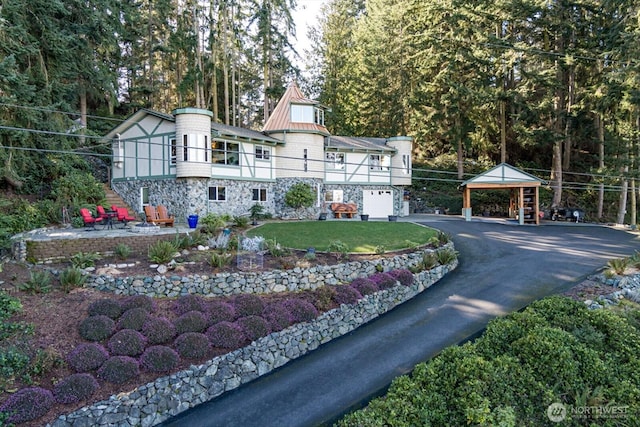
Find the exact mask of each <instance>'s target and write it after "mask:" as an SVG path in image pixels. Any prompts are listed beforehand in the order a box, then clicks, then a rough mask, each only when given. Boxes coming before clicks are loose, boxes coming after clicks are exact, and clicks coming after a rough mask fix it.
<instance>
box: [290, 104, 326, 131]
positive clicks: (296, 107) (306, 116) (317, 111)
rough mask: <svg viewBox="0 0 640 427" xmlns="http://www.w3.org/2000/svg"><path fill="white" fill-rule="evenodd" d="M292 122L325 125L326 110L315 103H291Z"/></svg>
mask: <svg viewBox="0 0 640 427" xmlns="http://www.w3.org/2000/svg"><path fill="white" fill-rule="evenodd" d="M291 123H315V124H317V125H321V126H324V110H323V109H322V108H318V107H314V106H313V105H300V104H291Z"/></svg>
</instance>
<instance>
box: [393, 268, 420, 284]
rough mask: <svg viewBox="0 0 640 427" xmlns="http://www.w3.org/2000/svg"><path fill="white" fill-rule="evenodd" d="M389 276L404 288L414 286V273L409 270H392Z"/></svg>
mask: <svg viewBox="0 0 640 427" xmlns="http://www.w3.org/2000/svg"><path fill="white" fill-rule="evenodd" d="M389 275H390V276H391V277H393V278H394V279H396V280H397V281H398V282H400V284H401V285H402V286H411V285H413V281H414V277H413V273H412V272H410V271H409V270H407V269H404V268H401V269H398V270H391V271H390V272H389Z"/></svg>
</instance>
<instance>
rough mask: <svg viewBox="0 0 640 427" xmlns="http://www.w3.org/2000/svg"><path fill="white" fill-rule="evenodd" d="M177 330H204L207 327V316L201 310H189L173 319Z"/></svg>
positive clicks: (182, 332) (180, 332)
mask: <svg viewBox="0 0 640 427" xmlns="http://www.w3.org/2000/svg"><path fill="white" fill-rule="evenodd" d="M173 324H174V326H175V327H176V332H177V333H178V335H179V334H184V333H185V332H203V331H204V330H205V329H207V316H205V315H204V313H202V312H200V311H195V310H194V311H188V312H186V313H184V314H183V315H182V316H180V317H178V318H177V319H175V320H174V321H173Z"/></svg>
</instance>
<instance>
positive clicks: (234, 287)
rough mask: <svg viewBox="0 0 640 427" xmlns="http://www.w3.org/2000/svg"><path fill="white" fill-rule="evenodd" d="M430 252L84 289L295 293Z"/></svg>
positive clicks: (407, 263) (104, 282) (113, 280)
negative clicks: (342, 262) (370, 259)
mask: <svg viewBox="0 0 640 427" xmlns="http://www.w3.org/2000/svg"><path fill="white" fill-rule="evenodd" d="M447 249H451V250H453V244H452V243H448V244H447V245H445V246H443V247H441V248H440V249H439V250H447ZM428 252H433V249H424V250H420V251H417V252H412V253H409V254H402V255H396V256H394V257H391V258H379V259H376V260H372V261H354V262H348V263H345V264H335V265H323V266H315V267H311V268H294V269H292V270H273V271H268V272H239V273H219V274H215V275H212V276H200V275H190V276H172V275H166V276H165V275H160V274H158V275H156V276H153V277H124V278H122V277H121V278H117V277H112V276H108V275H97V276H92V277H91V278H90V279H89V280H88V281H87V283H86V284H85V286H89V287H93V288H95V289H98V290H100V291H106V292H113V293H115V294H118V295H148V296H151V297H171V298H173V297H178V296H180V295H185V294H199V295H215V296H226V295H234V294H239V293H257V294H266V293H274V292H285V291H289V292H294V291H301V290H306V289H316V288H318V287H320V286H325V285H337V284H339V283H346V282H351V281H352V280H353V279H356V278H358V277H367V276H370V275H371V274H373V273H375V272H376V271H379V270H382V271H389V270H396V269H403V268H409V267H411V266H414V265H416V264H417V263H418V262H419V261H420V260H422V257H423V256H424V254H425V253H428Z"/></svg>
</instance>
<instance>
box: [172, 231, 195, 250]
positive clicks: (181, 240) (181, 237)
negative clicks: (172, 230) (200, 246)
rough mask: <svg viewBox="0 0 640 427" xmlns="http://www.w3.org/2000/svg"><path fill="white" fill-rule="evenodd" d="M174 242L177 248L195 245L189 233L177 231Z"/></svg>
mask: <svg viewBox="0 0 640 427" xmlns="http://www.w3.org/2000/svg"><path fill="white" fill-rule="evenodd" d="M172 244H173V246H174V247H175V248H176V250H180V249H189V248H191V247H193V242H192V239H191V236H190V235H189V234H180V233H176V234H175V236H173V242H172Z"/></svg>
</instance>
